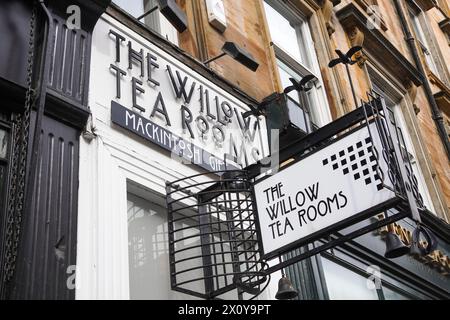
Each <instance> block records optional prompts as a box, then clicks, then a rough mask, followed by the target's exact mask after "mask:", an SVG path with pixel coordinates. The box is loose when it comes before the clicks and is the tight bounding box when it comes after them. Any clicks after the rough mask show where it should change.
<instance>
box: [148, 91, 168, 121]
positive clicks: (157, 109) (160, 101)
mask: <svg viewBox="0 0 450 320" xmlns="http://www.w3.org/2000/svg"><path fill="white" fill-rule="evenodd" d="M159 106H161V108H160V107H159ZM156 112H159V113H160V114H162V115H163V116H164V118H165V119H166V125H168V126H170V125H171V124H170V119H169V115H168V114H167V109H166V104H165V103H164V99H163V96H162V94H161V92H159V93H158V97H156V101H155V104H154V105H153V110H152V114H151V115H150V117H152V118H153V117H154V116H155V114H156Z"/></svg>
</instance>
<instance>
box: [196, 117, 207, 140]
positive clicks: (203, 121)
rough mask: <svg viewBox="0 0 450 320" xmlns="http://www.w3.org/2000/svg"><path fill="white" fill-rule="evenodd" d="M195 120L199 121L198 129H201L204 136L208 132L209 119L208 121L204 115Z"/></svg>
mask: <svg viewBox="0 0 450 320" xmlns="http://www.w3.org/2000/svg"><path fill="white" fill-rule="evenodd" d="M195 122H196V123H197V129H198V130H199V131H200V135H201V136H202V137H203V136H204V135H205V134H207V133H208V131H209V123H208V121H206V119H205V118H204V117H203V116H198V117H197V118H196V119H195Z"/></svg>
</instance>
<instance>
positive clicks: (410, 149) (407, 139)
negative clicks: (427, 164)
mask: <svg viewBox="0 0 450 320" xmlns="http://www.w3.org/2000/svg"><path fill="white" fill-rule="evenodd" d="M371 78H372V79H371V80H372V87H373V89H374V90H375V91H376V92H378V93H380V94H382V95H383V96H384V98H385V102H386V105H387V106H388V107H389V108H390V109H391V110H393V111H394V116H395V120H396V123H397V126H398V127H399V128H400V132H401V135H402V136H403V140H404V143H401V148H402V152H403V154H405V153H406V152H407V153H408V157H409V160H410V162H411V166H412V169H413V171H414V174H415V176H416V178H417V182H418V187H419V192H420V194H421V196H422V198H423V202H424V205H425V206H426V207H427V208H428V210H430V211H432V212H433V211H434V206H433V202H432V201H431V196H430V194H429V192H428V189H427V187H426V183H425V178H424V176H423V173H422V170H421V168H420V165H419V163H418V162H417V156H416V152H415V150H414V146H413V143H412V139H411V135H410V134H409V131H408V127H407V125H406V121H405V118H404V116H403V113H402V111H401V107H400V106H399V105H398V103H396V102H395V101H394V100H393V99H392V98H390V97H389V95H388V94H386V92H385V91H386V90H384V89H383V88H381V87H380V86H379V85H377V84H376V81H377V79H376V77H371Z"/></svg>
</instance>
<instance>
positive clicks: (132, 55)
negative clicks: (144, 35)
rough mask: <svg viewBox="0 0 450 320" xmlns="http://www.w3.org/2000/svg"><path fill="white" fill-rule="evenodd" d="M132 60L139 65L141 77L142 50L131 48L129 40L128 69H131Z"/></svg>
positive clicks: (142, 70)
mask: <svg viewBox="0 0 450 320" xmlns="http://www.w3.org/2000/svg"><path fill="white" fill-rule="evenodd" d="M133 62H134V63H136V64H139V65H140V66H141V77H143V76H144V50H143V49H141V50H140V51H139V52H137V51H136V50H133V48H132V46H131V41H128V69H130V70H132V69H133Z"/></svg>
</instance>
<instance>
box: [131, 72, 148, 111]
mask: <svg viewBox="0 0 450 320" xmlns="http://www.w3.org/2000/svg"><path fill="white" fill-rule="evenodd" d="M139 85H141V86H142V81H141V80H139V79H136V78H135V77H133V78H132V79H131V87H132V89H131V95H132V97H133V108H136V109H138V110H140V111H142V112H145V109H144V108H143V107H141V106H140V105H138V104H137V102H136V100H137V95H138V92H139V93H145V90H144V89H143V88H141V87H139Z"/></svg>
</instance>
